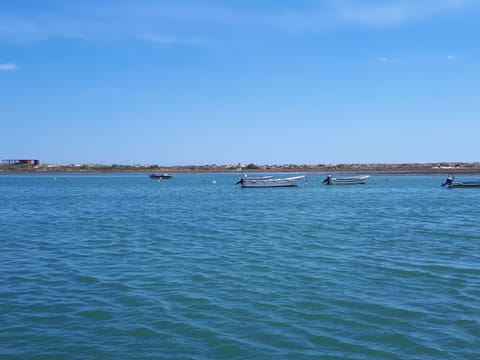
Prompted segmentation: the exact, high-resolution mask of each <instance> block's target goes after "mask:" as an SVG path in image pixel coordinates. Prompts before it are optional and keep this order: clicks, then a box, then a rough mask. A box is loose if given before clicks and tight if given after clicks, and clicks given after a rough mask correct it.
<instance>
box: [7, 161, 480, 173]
mask: <svg viewBox="0 0 480 360" xmlns="http://www.w3.org/2000/svg"><path fill="white" fill-rule="evenodd" d="M220 172H222V173H254V172H269V173H280V172H300V173H355V174H358V173H364V174H398V175H402V174H404V175H408V174H480V163H479V162H475V163H460V162H455V163H450V162H449V163H427V164H408V163H405V164H325V165H323V164H319V165H295V164H286V165H255V164H249V165H245V166H242V167H241V170H239V167H238V166H236V165H188V166H160V165H158V166H157V165H97V164H94V165H87V164H85V165H45V164H44V165H37V166H32V165H0V175H1V174H26V173H35V174H49V173H52V174H58V173H85V174H88V173H220Z"/></svg>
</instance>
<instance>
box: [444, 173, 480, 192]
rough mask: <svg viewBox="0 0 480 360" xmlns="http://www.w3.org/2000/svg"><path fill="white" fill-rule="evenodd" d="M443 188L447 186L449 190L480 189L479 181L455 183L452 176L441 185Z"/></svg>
mask: <svg viewBox="0 0 480 360" xmlns="http://www.w3.org/2000/svg"><path fill="white" fill-rule="evenodd" d="M443 186H447V187H448V188H449V189H452V188H480V181H463V182H457V181H455V177H454V176H449V177H448V178H447V180H445V182H444V183H443V184H442V187H443Z"/></svg>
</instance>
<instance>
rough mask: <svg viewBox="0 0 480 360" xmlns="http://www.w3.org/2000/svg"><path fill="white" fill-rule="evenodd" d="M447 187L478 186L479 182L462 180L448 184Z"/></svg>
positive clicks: (479, 186)
mask: <svg viewBox="0 0 480 360" xmlns="http://www.w3.org/2000/svg"><path fill="white" fill-rule="evenodd" d="M448 188H449V189H453V188H480V182H463V183H455V182H454V183H451V184H448Z"/></svg>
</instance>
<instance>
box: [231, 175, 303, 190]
mask: <svg viewBox="0 0 480 360" xmlns="http://www.w3.org/2000/svg"><path fill="white" fill-rule="evenodd" d="M302 179H305V175H300V176H292V177H287V178H277V179H274V178H273V176H261V177H256V178H249V177H247V176H243V177H242V178H241V179H240V180H238V181H237V182H236V183H235V185H238V184H240V186H241V187H242V188H266V187H291V186H298V184H299V182H300V180H302Z"/></svg>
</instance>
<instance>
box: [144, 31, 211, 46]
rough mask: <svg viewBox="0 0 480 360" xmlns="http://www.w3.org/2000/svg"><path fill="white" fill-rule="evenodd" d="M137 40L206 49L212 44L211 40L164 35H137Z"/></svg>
mask: <svg viewBox="0 0 480 360" xmlns="http://www.w3.org/2000/svg"><path fill="white" fill-rule="evenodd" d="M138 38H139V39H141V40H144V41H147V42H151V43H155V44H159V45H180V46H198V47H207V46H211V45H213V44H214V41H213V40H210V39H207V38H200V37H180V36H172V35H164V34H156V33H150V34H145V35H139V36H138Z"/></svg>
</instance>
